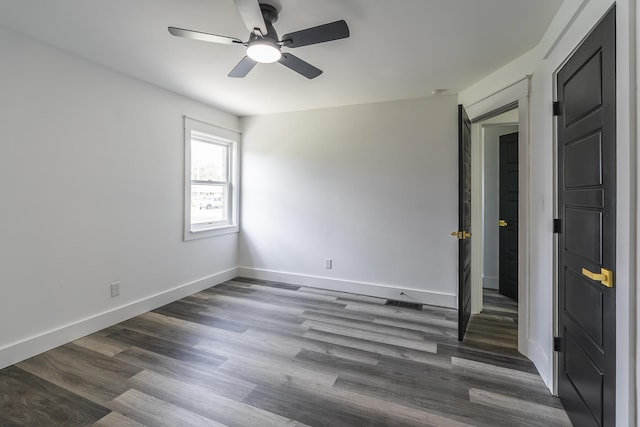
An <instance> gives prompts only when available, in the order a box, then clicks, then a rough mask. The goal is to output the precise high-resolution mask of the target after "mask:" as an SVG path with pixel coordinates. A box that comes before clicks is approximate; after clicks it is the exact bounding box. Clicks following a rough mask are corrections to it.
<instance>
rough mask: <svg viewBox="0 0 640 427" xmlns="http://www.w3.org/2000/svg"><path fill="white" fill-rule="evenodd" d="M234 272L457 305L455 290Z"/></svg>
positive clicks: (245, 270)
mask: <svg viewBox="0 0 640 427" xmlns="http://www.w3.org/2000/svg"><path fill="white" fill-rule="evenodd" d="M238 275H239V276H244V277H248V278H251V279H262V280H273V281H276V282H282V283H288V284H293V285H300V286H308V287H310V288H320V289H328V290H332V291H340V292H349V293H352V294H361V295H368V296H373V297H379V298H387V299H394V300H399V301H408V302H417V303H421V304H428V305H436V306H440V307H448V308H456V307H457V306H458V297H457V295H455V294H447V293H442V292H432V291H425V290H421V289H414V288H401V287H395V286H389V285H381V284H377V283H364V282H354V281H351V280H342V279H333V278H328V277H319V276H310V275H307V274H297V273H286V272H282V271H273V270H265V269H260V268H251V267H238ZM401 292H402V293H404V295H401V294H400V293H401Z"/></svg>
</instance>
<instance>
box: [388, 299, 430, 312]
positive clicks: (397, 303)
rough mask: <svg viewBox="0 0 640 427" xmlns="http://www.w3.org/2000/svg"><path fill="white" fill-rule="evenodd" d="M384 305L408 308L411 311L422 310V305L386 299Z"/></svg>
mask: <svg viewBox="0 0 640 427" xmlns="http://www.w3.org/2000/svg"><path fill="white" fill-rule="evenodd" d="M384 305H392V306H394V307H402V308H410V309H411V310H422V304H418V303H417V302H406V301H396V300H392V299H388V300H387V302H385V303H384Z"/></svg>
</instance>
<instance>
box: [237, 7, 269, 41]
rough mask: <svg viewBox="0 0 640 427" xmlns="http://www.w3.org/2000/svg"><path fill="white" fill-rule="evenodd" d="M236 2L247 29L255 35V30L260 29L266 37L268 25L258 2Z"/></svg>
mask: <svg viewBox="0 0 640 427" xmlns="http://www.w3.org/2000/svg"><path fill="white" fill-rule="evenodd" d="M234 2H235V3H236V7H237V8H238V12H240V16H241V17H242V20H243V21H244V25H246V26H247V29H248V30H249V31H251V32H252V33H253V30H255V29H256V28H259V29H260V31H261V32H262V34H263V35H266V34H267V25H266V24H265V23H264V18H263V17H262V11H261V10H260V5H259V4H258V2H257V1H256V0H234Z"/></svg>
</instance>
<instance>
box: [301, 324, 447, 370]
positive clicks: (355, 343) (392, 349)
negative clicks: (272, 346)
mask: <svg viewBox="0 0 640 427" xmlns="http://www.w3.org/2000/svg"><path fill="white" fill-rule="evenodd" d="M303 336H304V337H305V338H309V339H313V340H316V341H320V342H326V343H330V344H338V345H342V346H345V347H351V348H354V349H358V350H364V351H368V352H371V353H375V354H380V355H385V356H391V357H396V358H398V359H403V360H413V361H415V362H422V363H430V362H431V360H433V357H434V356H433V354H434V353H436V352H435V351H434V352H431V351H427V352H425V351H420V350H414V349H410V348H406V347H401V346H396V345H393V344H386V343H379V342H374V341H369V340H364V339H358V338H354V337H348V336H344V335H340V334H334V333H331V332H325V331H320V330H310V331H309V332H307V333H305V334H304V335H303Z"/></svg>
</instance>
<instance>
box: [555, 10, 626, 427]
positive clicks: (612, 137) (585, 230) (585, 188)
mask: <svg viewBox="0 0 640 427" xmlns="http://www.w3.org/2000/svg"><path fill="white" fill-rule="evenodd" d="M615 37H616V27H615V9H612V10H611V11H610V12H609V13H608V14H607V15H606V16H605V17H604V18H603V19H602V21H601V22H600V23H599V24H598V26H597V27H596V28H595V29H594V30H593V31H592V32H591V34H590V35H589V36H588V37H587V39H586V40H585V41H584V42H583V43H582V45H580V47H579V48H578V49H577V50H576V51H575V53H574V54H573V55H572V56H571V58H569V60H568V61H567V63H566V64H565V65H564V66H563V67H562V69H560V71H559V72H558V81H557V88H558V103H559V107H560V108H559V111H558V113H559V115H558V215H559V217H560V218H559V220H560V230H559V232H560V233H559V235H558V332H559V341H560V342H559V344H560V345H559V346H558V348H557V349H558V350H559V358H558V359H559V372H558V395H559V396H560V399H561V401H562V404H563V405H564V408H565V409H566V410H567V414H568V415H569V418H571V421H572V422H573V425H575V426H581V427H582V426H584V427H591V426H593V427H613V426H614V425H615V400H616V398H615V394H616V354H615V350H616V289H615V287H614V272H613V271H612V270H613V269H614V268H615V265H616V254H615V248H616V224H615V218H616V69H615V63H616V58H615V53H616V44H615Z"/></svg>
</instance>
